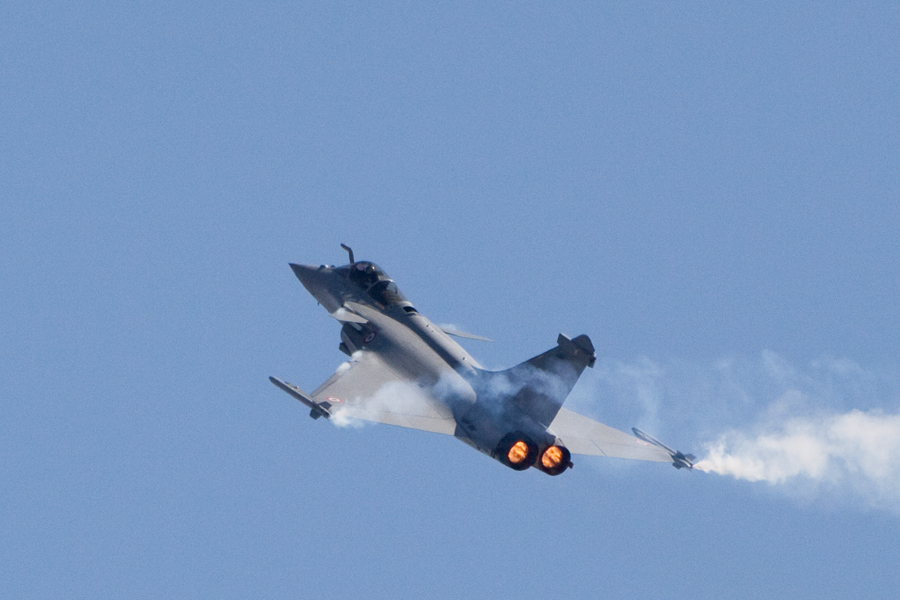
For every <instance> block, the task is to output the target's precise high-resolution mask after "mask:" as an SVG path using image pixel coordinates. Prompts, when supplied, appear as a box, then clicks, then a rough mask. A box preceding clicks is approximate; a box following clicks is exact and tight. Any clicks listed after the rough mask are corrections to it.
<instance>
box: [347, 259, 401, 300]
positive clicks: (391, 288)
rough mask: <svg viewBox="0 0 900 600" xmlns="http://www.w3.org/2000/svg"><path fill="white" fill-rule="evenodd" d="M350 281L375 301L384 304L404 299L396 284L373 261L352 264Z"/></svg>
mask: <svg viewBox="0 0 900 600" xmlns="http://www.w3.org/2000/svg"><path fill="white" fill-rule="evenodd" d="M350 281H352V282H353V283H355V284H357V285H358V286H360V287H362V288H363V289H365V290H366V291H367V292H368V293H369V295H370V296H371V297H372V299H373V300H375V302H378V303H380V304H383V305H385V306H388V305H391V304H398V303H400V302H405V301H406V298H404V297H403V294H401V293H400V290H399V289H397V285H396V284H395V283H394V282H393V281H392V280H391V278H390V277H389V276H388V274H387V273H385V272H384V271H383V270H382V269H381V267H379V266H378V265H376V264H375V263H370V262H358V263H355V264H353V265H352V266H351V267H350Z"/></svg>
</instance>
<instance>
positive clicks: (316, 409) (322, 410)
mask: <svg viewBox="0 0 900 600" xmlns="http://www.w3.org/2000/svg"><path fill="white" fill-rule="evenodd" d="M269 381H271V382H272V383H274V384H275V385H276V386H278V387H279V388H281V389H282V390H284V391H285V392H287V393H288V394H290V395H291V396H293V397H294V398H296V399H297V400H299V401H300V402H302V403H303V404H305V405H306V406H308V407H309V409H310V410H309V416H310V417H312V418H313V419H318V418H319V417H325V418H326V419H327V418H329V417H330V416H331V413H330V412H328V409H329V408H331V404H329V403H328V402H322V403H321V404H317V403H316V402H315V401H314V400H313V399H312V398H310V397H309V396H307V395H306V393H305V392H304V391H303V390H301V389H300V388H298V387H297V386H296V385H294V384H293V383H288V382H286V381H282V380H280V379H278V378H277V377H269Z"/></svg>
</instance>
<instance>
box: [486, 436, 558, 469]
mask: <svg viewBox="0 0 900 600" xmlns="http://www.w3.org/2000/svg"><path fill="white" fill-rule="evenodd" d="M494 458H496V459H497V460H499V461H500V462H502V463H503V464H504V465H506V466H507V467H509V468H510V469H514V470H516V471H524V470H525V469H527V468H529V467H534V468H536V469H540V470H541V471H543V472H544V473H546V474H547V475H559V474H560V473H562V472H563V471H565V470H566V469H568V468H569V467H571V466H572V460H571V459H572V455H571V453H570V452H569V450H568V448H566V447H565V446H558V445H555V444H551V445H548V446H544V447H543V448H541V447H539V446H538V445H537V444H536V443H534V441H532V440H531V438H529V437H528V436H527V435H525V434H523V433H520V432H513V433H510V434H507V435H506V436H505V437H504V438H503V439H502V440H500V443H499V444H497V449H496V450H495V451H494Z"/></svg>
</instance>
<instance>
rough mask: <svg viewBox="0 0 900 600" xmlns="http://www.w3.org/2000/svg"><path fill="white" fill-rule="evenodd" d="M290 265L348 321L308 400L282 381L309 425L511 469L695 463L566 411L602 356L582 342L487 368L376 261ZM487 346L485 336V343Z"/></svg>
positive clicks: (560, 343) (643, 437)
mask: <svg viewBox="0 0 900 600" xmlns="http://www.w3.org/2000/svg"><path fill="white" fill-rule="evenodd" d="M341 246H342V247H343V248H344V249H345V250H347V252H348V253H349V254H350V264H349V265H345V266H343V267H330V266H325V265H323V266H320V267H312V266H306V265H296V264H291V268H292V269H293V270H294V273H295V274H296V275H297V278H298V279H299V280H300V281H301V282H302V283H303V286H304V287H305V288H306V289H307V290H309V293H310V294H312V295H313V296H314V297H315V299H316V300H318V301H319V304H321V305H322V306H323V307H325V310H327V311H328V312H329V313H330V314H331V316H332V317H334V318H335V319H337V320H338V321H340V322H341V323H342V324H343V327H342V329H341V343H340V349H341V351H343V352H344V353H345V354H347V355H348V356H349V357H350V360H349V361H348V362H345V363H343V364H342V365H341V366H339V367H338V369H337V371H336V372H335V373H334V375H332V376H331V377H330V378H329V379H328V381H326V382H325V383H323V384H322V385H321V386H319V388H318V389H317V390H316V391H314V392H313V393H312V394H306V393H305V392H303V391H302V390H301V389H300V388H298V387H297V386H295V385H293V384H291V383H287V382H284V381H282V380H280V379H277V378H275V377H270V378H269V379H270V380H271V381H272V383H274V384H275V385H276V386H278V387H279V388H281V389H282V390H284V391H285V392H287V393H288V394H290V395H291V396H293V397H294V398H296V399H297V400H299V401H300V402H302V403H303V404H305V405H306V406H307V407H309V409H310V413H309V415H310V416H311V417H312V418H313V419H318V418H319V417H325V418H331V419H335V420H336V421H337V420H344V419H348V418H352V419H363V420H366V421H375V422H378V423H388V424H390V425H399V426H401V427H411V428H413V429H422V430H424V431H432V432H435V433H443V434H446V435H452V436H455V437H457V438H459V439H460V440H462V441H463V442H465V443H467V444H469V445H470V446H472V447H474V448H475V449H477V450H480V451H481V452H483V453H485V454H487V455H488V456H490V457H491V458H494V459H496V460H498V461H500V462H501V463H503V464H504V465H506V466H507V467H510V468H512V469H515V470H516V471H524V470H525V469H528V468H529V467H535V468H537V469H539V470H541V471H543V472H544V473H547V474H548V475H559V474H560V473H562V472H563V471H565V470H566V469H568V468H570V467H572V454H589V455H599V456H611V457H618V458H633V459H638V460H649V461H656V462H668V463H671V464H672V465H673V466H675V467H676V468H678V469H682V468H687V469H692V468H693V466H694V465H693V461H694V457H693V456H692V455H690V454H687V455H685V454H682V453H681V452H676V451H675V450H672V449H671V448H669V447H668V446H665V445H663V444H662V442H659V441H658V440H656V439H654V438H653V437H651V436H649V435H647V434H646V433H644V432H642V431H640V430H639V429H634V430H633V431H634V433H635V434H636V435H637V436H638V437H633V436H631V435H628V434H627V433H623V432H621V431H619V430H617V429H613V428H612V427H608V426H606V425H603V424H602V423H598V422H596V421H593V420H591V419H588V418H587V417H583V416H581V415H579V414H577V413H574V412H571V411H569V410H566V409H565V408H563V406H562V405H563V402H565V400H566V397H567V396H568V395H569V392H570V391H571V390H572V387H573V386H574V385H575V382H576V381H577V380H578V377H579V376H580V375H581V373H582V371H584V369H585V367H593V366H594V361H595V360H596V356H595V354H594V347H593V345H592V344H591V340H590V339H589V338H588V336H586V335H579V336H578V337H575V338H571V339H570V338H568V337H566V336H565V335H563V334H560V335H559V338H558V339H557V341H556V343H557V346H556V347H555V348H552V349H550V350H548V351H547V352H544V353H543V354H541V355H539V356H535V357H534V358H532V359H531V360H528V361H526V362H524V363H522V364H520V365H518V366H516V367H513V368H511V369H507V370H506V371H486V370H484V369H482V368H481V365H479V364H478V363H477V362H476V361H475V359H473V358H472V357H471V356H469V354H468V353H467V352H466V351H465V350H463V349H462V347H461V346H460V345H459V344H457V343H456V342H455V341H454V340H452V339H451V338H450V336H449V335H448V334H450V335H455V336H459V337H468V338H474V339H482V340H486V338H481V337H479V336H473V335H471V334H466V333H463V332H459V331H452V330H450V329H447V328H441V327H438V326H437V325H435V324H434V323H432V322H431V321H429V320H428V319H427V318H425V317H424V316H422V315H421V314H420V313H419V311H417V310H416V309H415V307H413V305H412V304H411V303H410V302H409V301H408V300H407V299H406V298H405V297H404V296H403V294H401V293H400V290H399V289H397V286H396V285H395V284H394V282H393V280H391V278H390V277H388V275H387V273H385V272H384V271H383V270H381V269H380V268H379V267H378V266H377V265H375V264H373V263H370V262H356V261H355V260H354V259H353V251H352V250H351V249H350V248H348V247H347V246H345V245H343V244H341ZM487 341H490V340H487Z"/></svg>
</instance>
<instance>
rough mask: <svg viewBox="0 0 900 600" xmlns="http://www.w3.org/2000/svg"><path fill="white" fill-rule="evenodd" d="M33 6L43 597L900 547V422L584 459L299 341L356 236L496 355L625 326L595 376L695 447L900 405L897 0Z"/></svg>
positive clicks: (5, 195) (29, 241)
mask: <svg viewBox="0 0 900 600" xmlns="http://www.w3.org/2000/svg"><path fill="white" fill-rule="evenodd" d="M2 13H3V16H2V19H0V82H2V85H0V209H2V210H0V423H2V432H3V433H2V435H0V581H2V582H3V583H2V585H0V587H2V589H3V590H4V591H3V595H4V596H5V597H9V598H67V599H68V598H112V597H128V598H217V599H218V598H249V597H283V598H292V597H293V598H363V597H366V598H396V597H418V598H446V597H465V598H513V597H523V598H524V597H542V598H597V597H625V596H627V597H633V598H649V599H653V598H660V599H662V598H666V599H681V598H684V599H692V600H694V599H701V598H759V597H769V598H791V599H792V600H793V599H802V598H822V597H826V598H840V597H857V598H889V597H893V596H894V594H896V590H897V589H898V588H900V570H898V569H897V565H898V559H900V550H898V542H897V540H898V539H900V479H898V478H897V474H898V472H900V469H898V467H897V458H896V455H892V456H890V457H889V459H888V460H889V461H891V462H890V465H889V467H890V468H889V470H888V478H887V479H882V480H879V481H878V482H875V483H873V482H872V481H868V480H866V479H865V478H862V479H860V478H856V477H855V476H854V475H853V474H852V473H848V472H841V471H839V472H838V474H837V475H835V476H833V477H831V476H829V477H825V478H824V479H818V480H817V479H815V478H812V477H802V476H801V477H800V478H795V479H794V480H793V481H792V482H786V483H779V484H769V483H765V482H749V481H744V480H736V479H733V478H731V477H728V476H721V475H715V474H707V473H699V472H695V473H685V472H677V471H676V470H675V469H672V468H669V467H667V466H665V465H660V464H643V463H630V462H626V461H614V460H603V459H599V458H580V459H578V460H576V467H575V469H574V470H572V471H571V472H567V473H565V474H564V475H563V476H560V477H556V478H550V477H546V476H544V475H543V474H541V473H538V472H537V471H535V470H531V471H528V472H525V473H516V472H513V471H511V470H509V469H506V468H504V467H503V466H502V465H500V464H498V463H496V462H494V461H491V460H489V459H488V458H486V457H484V456H482V455H480V454H478V453H476V452H473V451H472V450H470V449H469V448H467V447H466V446H464V445H462V444H460V443H459V442H457V441H455V440H453V439H450V438H447V437H443V436H437V435H429V434H425V433H422V432H417V431H409V430H400V429H396V428H391V427H387V426H381V427H377V426H368V427H363V428H360V429H338V428H336V427H333V426H332V425H330V424H329V423H327V422H322V421H315V422H314V421H312V420H310V419H309V418H308V417H307V416H306V411H304V410H303V408H302V407H301V406H300V405H299V404H298V403H296V402H294V401H293V400H291V398H289V397H288V396H287V395H285V394H283V393H282V392H280V391H279V390H277V389H276V388H274V387H273V386H271V385H270V384H269V382H268V381H267V379H266V378H267V376H269V375H278V376H280V377H283V378H285V379H287V380H289V381H293V382H295V383H298V384H299V385H301V386H302V387H304V388H306V389H307V390H312V389H314V388H315V387H316V386H317V385H318V384H320V383H321V382H322V381H324V380H325V379H326V378H327V377H328V376H329V375H330V374H331V373H332V372H333V370H334V369H335V368H336V367H337V366H338V364H340V362H341V360H342V358H344V357H343V355H342V354H340V353H339V352H338V350H337V345H338V342H339V339H338V326H337V324H336V322H334V321H333V320H331V319H330V318H329V317H328V316H327V314H326V313H325V312H324V311H323V310H322V309H321V308H320V307H317V306H316V303H315V301H314V300H313V299H312V298H311V297H310V296H309V295H308V294H307V293H306V292H305V290H304V289H303V288H302V286H301V285H300V283H299V282H298V281H297V280H296V279H295V278H294V276H293V274H292V273H291V271H290V269H289V268H288V266H287V263H288V262H289V261H290V262H304V263H311V264H319V263H328V264H335V263H337V264H341V263H343V262H344V260H345V257H346V255H345V254H344V252H343V251H342V250H341V249H340V247H339V244H340V243H341V242H344V243H347V244H349V245H351V246H352V247H353V248H354V250H355V252H356V256H357V257H358V258H362V259H368V260H372V261H375V262H377V263H378V264H380V265H381V266H382V267H383V268H384V269H385V270H386V271H387V272H388V273H390V274H391V275H392V276H393V277H394V278H395V279H396V281H397V283H398V285H399V286H400V289H401V290H402V291H403V292H404V293H405V295H407V296H408V297H409V298H410V299H411V300H412V301H413V302H414V303H415V304H416V306H417V307H418V308H419V309H420V310H421V311H422V312H423V313H424V314H426V315H428V316H429V317H430V318H431V319H432V320H433V321H435V322H437V323H449V324H453V325H455V326H457V327H459V328H462V329H465V330H469V331H472V332H474V333H478V334H482V335H486V336H488V337H491V338H493V339H494V340H496V341H495V343H493V344H482V343H478V342H466V343H465V345H466V347H467V348H468V350H469V351H470V352H471V353H472V354H473V355H474V356H475V357H476V358H477V359H478V360H480V361H481V362H482V363H483V364H484V365H486V366H488V367H491V368H504V367H509V366H512V365H513V364H516V363H517V362H519V361H521V360H524V359H526V358H528V357H531V356H533V355H535V354H538V353H540V352H542V351H544V350H546V349H547V348H549V347H551V346H552V345H553V344H554V343H555V340H556V336H557V334H558V333H559V332H565V333H568V334H570V335H577V334H581V333H586V334H588V335H590V336H591V338H592V339H593V341H594V345H595V346H596V348H597V352H598V355H599V360H598V365H597V368H596V369H595V370H594V371H591V372H589V373H587V374H586V375H585V377H584V378H583V380H582V381H581V382H580V383H579V386H578V388H576V390H575V392H574V394H573V398H572V403H573V404H574V405H575V406H576V408H579V409H580V410H582V411H584V412H585V413H587V414H590V415H591V416H593V417H595V418H598V419H600V420H603V421H604V422H606V423H608V424H610V425H612V426H615V427H618V428H620V429H625V430H628V429H629V428H630V427H631V426H632V425H638V426H642V427H643V428H645V429H647V431H650V432H652V433H654V434H657V435H659V437H661V438H663V439H665V440H666V441H671V443H672V444H673V445H676V446H678V447H679V448H681V449H683V450H685V451H694V452H696V453H698V454H700V453H703V452H704V451H705V449H706V448H707V446H708V444H710V443H711V442H713V441H714V440H716V439H717V438H718V436H720V435H722V434H723V433H725V432H726V431H734V430H737V431H744V432H746V433H747V435H753V434H754V432H755V433H758V432H759V431H762V430H764V429H765V427H767V426H768V425H769V424H771V423H778V422H780V421H781V420H784V419H800V420H803V419H813V417H816V416H822V415H826V416H827V415H832V416H834V415H846V414H848V413H850V412H851V411H853V410H854V409H858V410H860V411H867V412H866V414H867V415H870V416H872V415H874V416H875V418H878V416H879V415H881V416H885V417H890V416H894V415H897V413H898V412H900V376H898V373H900V371H898V356H897V339H898V331H900V313H898V308H897V306H898V303H897V297H898V281H900V242H898V240H900V235H898V231H900V198H898V190H900V111H898V107H897V99H898V98H900V73H898V65H900V62H898V59H900V42H898V39H897V32H898V31H900V8H898V5H897V4H896V3H895V2H883V3H879V2H871V3H863V4H859V3H849V2H824V3H823V2H815V3H788V4H787V5H785V4H784V3H781V2H765V3H754V4H753V5H752V6H746V5H745V3H733V2H728V3H722V2H702V3H672V2H669V3H665V2H663V3H644V2H628V3H620V4H617V5H615V6H612V7H599V8H598V7H597V5H596V3H568V4H565V3H563V4H561V3H553V2H498V3H492V4H490V6H485V3H482V2H468V3H458V4H457V3H430V4H428V3H413V2H408V3H360V4H355V3H333V4H329V5H327V6H323V5H322V4H321V3H309V4H308V5H302V4H300V3H289V2H266V3H261V2H253V3H251V2H245V3H244V2H209V3H191V4H189V5H185V3H180V2H137V3H127V4H122V3H108V4H106V3H90V4H89V5H85V4H83V3H82V4H79V3H47V2H18V1H16V0H11V1H8V2H6V3H5V4H4V10H3V11H2ZM803 422H804V423H805V422H807V421H803ZM809 422H810V423H813V422H814V421H809ZM817 422H821V421H817ZM888 441H889V442H891V443H894V444H897V443H900V442H898V440H897V439H896V436H895V437H893V438H891V439H889V440H888ZM890 469H893V470H890ZM871 486H875V487H878V486H881V487H880V488H879V489H878V490H874V491H873V489H870V488H871Z"/></svg>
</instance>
